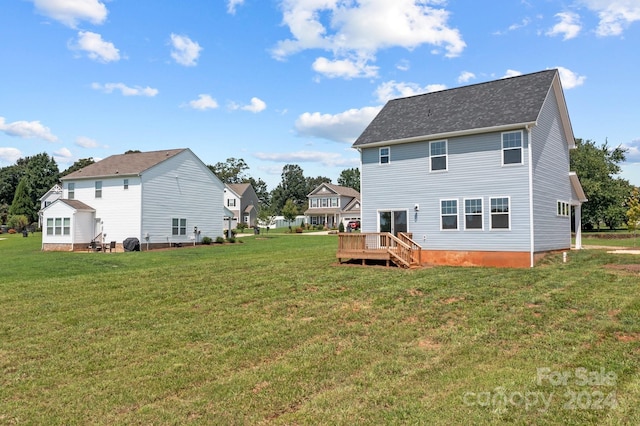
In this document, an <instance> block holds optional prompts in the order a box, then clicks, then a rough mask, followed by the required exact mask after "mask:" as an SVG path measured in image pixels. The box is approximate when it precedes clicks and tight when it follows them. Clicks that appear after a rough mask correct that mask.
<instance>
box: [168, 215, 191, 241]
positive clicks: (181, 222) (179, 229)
mask: <svg viewBox="0 0 640 426" xmlns="http://www.w3.org/2000/svg"><path fill="white" fill-rule="evenodd" d="M176 221H177V224H175V223H176ZM186 235H187V219H186V218H184V217H172V218H171V236H172V237H182V236H186Z"/></svg>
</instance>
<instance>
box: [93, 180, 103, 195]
mask: <svg viewBox="0 0 640 426" xmlns="http://www.w3.org/2000/svg"><path fill="white" fill-rule="evenodd" d="M94 187H95V192H94V197H95V198H102V181H101V180H97V181H95V183H94Z"/></svg>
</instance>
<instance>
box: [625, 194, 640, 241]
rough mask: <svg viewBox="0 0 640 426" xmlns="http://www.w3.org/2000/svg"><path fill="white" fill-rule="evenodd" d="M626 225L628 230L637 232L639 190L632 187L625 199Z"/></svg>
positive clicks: (639, 221) (639, 224)
mask: <svg viewBox="0 0 640 426" xmlns="http://www.w3.org/2000/svg"><path fill="white" fill-rule="evenodd" d="M627 206H628V207H629V209H628V210H627V213H626V215H627V226H628V228H629V230H630V231H633V232H634V233H635V232H637V230H638V228H639V227H640V190H638V188H634V189H633V192H632V193H631V196H630V197H629V201H627Z"/></svg>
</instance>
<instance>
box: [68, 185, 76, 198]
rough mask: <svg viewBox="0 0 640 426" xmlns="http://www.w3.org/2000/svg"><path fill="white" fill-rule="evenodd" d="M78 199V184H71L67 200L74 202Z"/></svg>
mask: <svg viewBox="0 0 640 426" xmlns="http://www.w3.org/2000/svg"><path fill="white" fill-rule="evenodd" d="M75 197H76V183H75V182H69V183H68V184H67V198H68V199H70V200H74V199H75Z"/></svg>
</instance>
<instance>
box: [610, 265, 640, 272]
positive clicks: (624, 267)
mask: <svg viewBox="0 0 640 426" xmlns="http://www.w3.org/2000/svg"><path fill="white" fill-rule="evenodd" d="M604 267H605V268H607V269H615V270H618V271H623V272H633V273H640V263H630V264H628V265H618V264H616V265H611V264H609V265H604Z"/></svg>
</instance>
